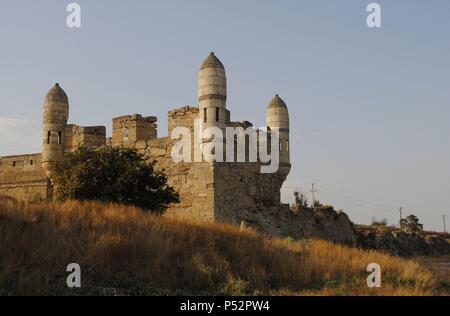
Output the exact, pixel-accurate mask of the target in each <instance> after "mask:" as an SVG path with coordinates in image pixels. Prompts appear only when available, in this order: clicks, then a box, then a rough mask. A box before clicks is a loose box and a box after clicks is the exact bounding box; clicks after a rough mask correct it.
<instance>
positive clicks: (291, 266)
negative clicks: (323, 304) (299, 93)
mask: <svg viewBox="0 0 450 316" xmlns="http://www.w3.org/2000/svg"><path fill="white" fill-rule="evenodd" d="M372 262H376V263H378V264H380V265H381V267H382V273H383V274H382V280H383V283H382V287H381V288H379V289H369V288H368V287H367V285H366V277H367V275H368V273H367V272H365V270H366V267H367V265H368V264H369V263H372ZM69 263H78V264H80V266H81V269H82V287H81V289H68V288H67V287H66V277H67V275H68V274H69V273H67V272H66V266H67V265H68V264H69ZM436 284H437V283H436V282H435V280H434V278H433V275H432V274H431V273H429V272H427V271H425V270H424V269H423V268H422V267H421V266H420V265H419V264H418V263H416V262H413V261H407V260H405V259H402V258H397V257H391V256H389V255H385V254H382V253H377V252H373V251H364V250H359V249H352V248H348V247H346V246H342V245H335V244H332V243H329V242H325V241H319V240H313V241H302V242H295V241H293V240H291V239H268V238H267V237H265V236H263V235H260V234H258V233H256V232H254V231H252V230H247V229H243V230H240V229H239V228H237V227H234V226H229V225H219V224H195V223H189V222H180V221H176V220H174V219H170V218H166V217H160V216H155V215H152V214H145V213H143V212H142V211H141V210H139V209H136V208H131V207H124V206H120V205H110V204H100V203H94V202H85V203H81V202H69V203H66V204H62V205H53V204H48V205H36V206H30V207H26V206H25V205H24V204H21V203H18V202H15V201H11V200H5V199H3V200H1V201H0V295H12V294H38V295H88V294H94V295H184V294H186V295H206V294H207V295H247V294H249V295H261V294H265V295H433V294H440V293H441V292H440V290H439V289H438V288H437V287H436Z"/></svg>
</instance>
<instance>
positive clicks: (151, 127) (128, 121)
mask: <svg viewBox="0 0 450 316" xmlns="http://www.w3.org/2000/svg"><path fill="white" fill-rule="evenodd" d="M157 120H158V119H157V118H156V117H155V116H147V117H143V116H142V115H140V114H133V115H124V116H119V117H116V118H114V119H113V134H112V138H111V145H113V146H124V147H132V146H134V144H135V143H136V142H138V141H149V140H152V139H156V138H157V135H158V133H157V124H156V122H157Z"/></svg>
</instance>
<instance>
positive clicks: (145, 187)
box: [53, 147, 179, 213]
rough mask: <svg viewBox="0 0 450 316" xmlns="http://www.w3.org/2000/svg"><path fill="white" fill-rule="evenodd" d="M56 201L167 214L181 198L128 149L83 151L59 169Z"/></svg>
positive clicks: (84, 149)
mask: <svg viewBox="0 0 450 316" xmlns="http://www.w3.org/2000/svg"><path fill="white" fill-rule="evenodd" d="M53 182H54V187H55V198H56V199H57V200H58V201H65V200H98V201H103V202H114V203H120V204H127V205H135V206H138V207H141V208H143V209H146V210H151V211H154V212H159V213H161V212H163V211H164V210H165V209H166V208H167V206H168V205H169V204H170V203H174V202H178V201H179V199H178V194H177V193H175V191H174V190H173V189H172V188H171V187H169V186H168V185H167V178H166V177H165V175H164V174H162V173H160V172H156V171H155V170H154V169H153V165H152V164H149V163H147V162H146V161H145V160H144V159H143V157H142V156H141V155H140V154H139V153H138V152H137V151H136V150H132V149H126V148H113V147H102V148H100V149H97V150H94V149H87V148H79V149H78V150H77V151H75V152H73V153H68V154H66V155H65V157H64V159H63V160H62V161H60V162H59V163H58V164H57V166H56V175H55V177H54V179H53Z"/></svg>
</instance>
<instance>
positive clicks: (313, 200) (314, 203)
mask: <svg viewBox="0 0 450 316" xmlns="http://www.w3.org/2000/svg"><path fill="white" fill-rule="evenodd" d="M316 192H317V190H316V189H314V183H313V184H311V193H312V207H313V208H314V207H316Z"/></svg>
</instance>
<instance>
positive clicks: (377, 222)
mask: <svg viewBox="0 0 450 316" xmlns="http://www.w3.org/2000/svg"><path fill="white" fill-rule="evenodd" d="M387 224H388V220H387V219H386V218H383V219H382V220H379V219H377V218H376V217H372V225H374V226H387Z"/></svg>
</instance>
